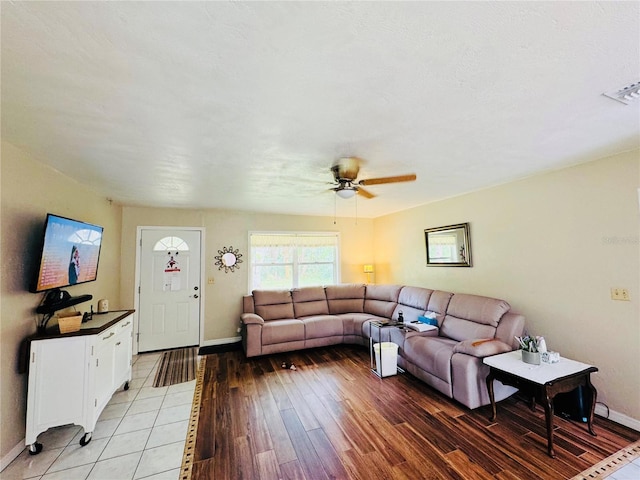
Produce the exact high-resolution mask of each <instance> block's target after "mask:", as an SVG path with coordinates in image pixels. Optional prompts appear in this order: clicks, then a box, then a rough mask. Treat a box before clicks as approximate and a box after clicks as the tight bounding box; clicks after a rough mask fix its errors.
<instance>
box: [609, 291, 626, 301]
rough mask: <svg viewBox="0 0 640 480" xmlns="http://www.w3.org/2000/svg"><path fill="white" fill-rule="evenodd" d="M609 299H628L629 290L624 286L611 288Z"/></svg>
mask: <svg viewBox="0 0 640 480" xmlns="http://www.w3.org/2000/svg"><path fill="white" fill-rule="evenodd" d="M611 300H623V301H627V302H628V301H629V300H630V298H629V290H627V289H626V288H612V289H611Z"/></svg>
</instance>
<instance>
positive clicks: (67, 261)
mask: <svg viewBox="0 0 640 480" xmlns="http://www.w3.org/2000/svg"><path fill="white" fill-rule="evenodd" d="M102 231H103V228H102V227H100V226H98V225H92V224H90V223H85V222H80V221H78V220H71V219H70V218H65V217H59V216H57V215H53V214H51V213H49V214H47V220H46V222H45V226H44V241H43V242H42V249H41V250H40V252H39V253H40V257H39V259H40V261H39V263H38V274H37V276H36V278H35V281H34V283H33V285H32V286H31V291H32V292H34V293H36V292H44V291H46V290H54V289H60V288H64V287H68V286H70V285H76V284H79V283H86V282H92V281H94V280H95V279H96V278H97V276H98V261H99V259H100V246H101V244H102Z"/></svg>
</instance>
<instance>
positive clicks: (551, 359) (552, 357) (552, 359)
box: [542, 352, 560, 363]
mask: <svg viewBox="0 0 640 480" xmlns="http://www.w3.org/2000/svg"><path fill="white" fill-rule="evenodd" d="M542 361H543V362H544V363H558V362H559V361H560V354H559V353H558V352H544V353H543V354H542Z"/></svg>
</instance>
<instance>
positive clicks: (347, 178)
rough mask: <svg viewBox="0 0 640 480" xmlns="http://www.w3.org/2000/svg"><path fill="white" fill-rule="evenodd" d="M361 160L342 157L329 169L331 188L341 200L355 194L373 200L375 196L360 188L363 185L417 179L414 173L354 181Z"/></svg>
mask: <svg viewBox="0 0 640 480" xmlns="http://www.w3.org/2000/svg"><path fill="white" fill-rule="evenodd" d="M360 163H361V160H360V159H359V158H358V157H344V158H341V159H339V160H338V161H337V162H336V164H335V165H334V166H333V167H331V172H332V173H333V179H334V185H335V186H334V187H333V188H331V190H333V191H334V192H336V194H337V195H338V196H339V197H341V198H351V197H353V196H354V195H355V194H358V195H361V196H363V197H364V198H373V197H375V195H374V194H373V193H371V192H370V191H368V190H365V189H364V188H362V186H363V185H380V184H383V183H397V182H412V181H414V180H415V179H416V178H417V177H416V175H415V174H414V173H411V174H408V175H397V176H394V177H379V178H368V179H365V180H360V181H356V178H357V177H358V172H359V171H360Z"/></svg>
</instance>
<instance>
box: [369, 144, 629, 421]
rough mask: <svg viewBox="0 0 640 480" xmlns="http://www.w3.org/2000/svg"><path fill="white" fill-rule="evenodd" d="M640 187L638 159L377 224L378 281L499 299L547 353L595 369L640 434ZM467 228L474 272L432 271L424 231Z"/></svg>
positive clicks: (539, 179)
mask: <svg viewBox="0 0 640 480" xmlns="http://www.w3.org/2000/svg"><path fill="white" fill-rule="evenodd" d="M639 186H640V152H638V151H634V152H630V153H626V154H622V155H617V156H614V157H611V158H607V159H603V160H599V161H596V162H592V163H587V164H583V165H580V166H576V167H573V168H569V169H565V170H561V171H555V172H552V173H548V174H545V175H540V176H536V177H531V178H528V179H525V180H522V181H518V182H514V183H510V184H506V185H502V186H498V187H495V188H491V189H487V190H482V191H478V192H475V193H471V194H468V195H464V196H460V197H456V198H451V199H448V200H445V201H441V202H437V203H433V204H429V205H424V206H421V207H418V208H414V209H411V210H407V211H403V212H400V213H397V214H394V215H389V216H385V217H380V218H378V219H376V220H375V221H374V237H375V245H374V248H375V254H376V257H375V265H376V271H377V272H378V273H377V281H378V282H380V283H406V284H410V285H420V286H425V287H429V288H438V289H444V290H450V291H453V292H466V293H475V294H480V295H489V296H495V297H499V298H504V299H505V300H507V301H509V302H510V303H511V305H512V308H513V309H514V310H516V311H519V312H522V313H524V315H525V316H526V318H527V327H528V329H529V330H530V332H532V333H533V334H536V335H544V336H545V338H546V339H547V345H548V346H549V348H551V349H553V350H556V351H559V352H560V354H561V355H564V356H567V357H570V358H574V359H576V360H579V361H582V362H585V363H590V364H593V365H596V366H597V367H598V368H599V372H598V373H596V374H595V375H593V376H592V378H593V383H594V385H595V386H596V388H597V389H598V400H599V401H601V402H604V403H605V404H607V405H608V406H609V407H610V408H611V409H612V410H615V411H617V412H619V413H621V414H623V415H626V416H629V417H631V418H633V419H635V420H636V421H638V422H640V362H638V352H640V315H639V308H638V306H639V305H640V299H639V296H640V295H639V294H640V282H639V277H640V257H639V253H640V248H639V247H640V236H639V232H640V222H639V218H640V217H639V208H638V201H639V199H638V187H639ZM463 222H470V227H471V248H472V254H473V267H472V268H456V267H427V266H426V258H425V244H424V229H425V228H430V227H438V226H443V225H451V224H455V223H463ZM611 287H624V288H627V289H629V293H630V295H631V301H630V302H622V301H613V300H611V298H610V288H611Z"/></svg>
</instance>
